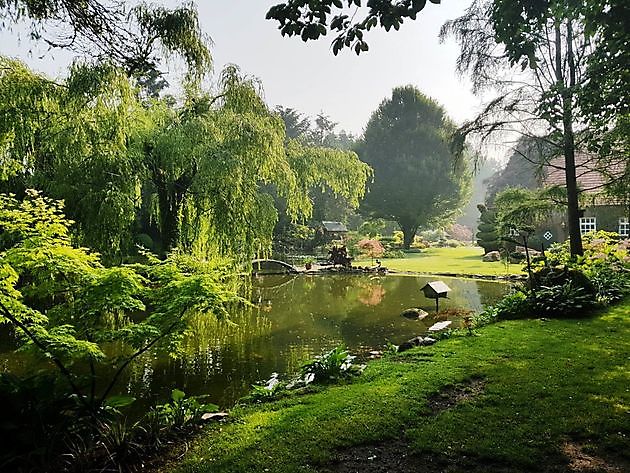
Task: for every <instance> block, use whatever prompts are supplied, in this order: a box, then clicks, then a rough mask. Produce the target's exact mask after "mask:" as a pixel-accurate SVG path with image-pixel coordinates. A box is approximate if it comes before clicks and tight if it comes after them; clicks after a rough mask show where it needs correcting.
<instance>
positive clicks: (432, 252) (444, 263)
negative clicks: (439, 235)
mask: <svg viewBox="0 0 630 473" xmlns="http://www.w3.org/2000/svg"><path fill="white" fill-rule="evenodd" d="M482 256H483V249H482V248H479V247H470V246H462V247H459V248H427V249H425V250H422V253H407V254H406V255H405V257H404V258H392V259H389V258H387V259H383V260H382V262H383V266H386V267H387V268H389V269H393V270H396V271H412V272H417V273H457V274H466V275H470V274H482V275H485V276H500V275H506V274H523V273H522V271H521V268H522V265H520V264H510V265H509V266H508V267H507V268H506V266H505V264H504V263H502V262H491V263H484V262H483V261H481V257H482ZM359 264H360V263H359Z"/></svg>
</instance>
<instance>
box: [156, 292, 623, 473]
mask: <svg viewBox="0 0 630 473" xmlns="http://www.w3.org/2000/svg"><path fill="white" fill-rule="evenodd" d="M629 357H630V301H626V302H625V303H624V304H621V305H619V306H617V307H615V308H612V309H610V310H607V311H605V312H603V313H601V314H599V315H597V316H593V317H591V318H586V319H575V320H519V321H509V322H501V323H497V324H493V325H490V326H487V327H484V328H482V329H479V330H478V331H477V333H476V336H472V337H468V336H462V337H454V338H451V339H447V340H443V341H441V342H439V343H438V344H436V345H433V346H431V347H422V348H418V349H414V350H411V351H409V352H405V353H403V354H400V355H392V356H389V357H386V358H385V359H382V360H378V361H374V362H371V363H370V364H369V366H368V368H367V370H366V371H365V373H364V374H363V376H361V377H360V378H357V379H356V380H355V381H354V382H353V383H350V384H346V385H340V386H331V387H329V388H326V389H322V390H321V391H320V392H317V393H314V394H309V395H304V396H296V397H289V398H286V399H284V400H281V401H277V402H274V403H270V404H264V405H258V406H248V407H240V408H236V409H234V411H233V413H232V420H231V422H230V423H227V424H223V425H216V426H213V427H209V428H208V429H207V430H206V431H205V432H204V433H203V435H202V436H201V437H200V438H199V439H198V440H197V441H196V442H195V444H194V446H193V448H191V449H190V451H189V452H188V453H187V454H186V455H185V456H184V457H183V459H182V460H181V461H180V462H178V463H177V464H176V465H169V466H168V467H167V469H166V470H165V471H179V472H245V471H247V472H278V473H287V472H314V471H325V470H327V469H328V468H329V467H331V465H333V466H334V464H333V463H331V461H332V460H333V459H334V458H335V456H336V455H338V454H339V452H344V451H348V450H351V449H352V447H353V446H357V445H365V444H374V443H377V442H383V441H388V440H389V439H404V441H405V445H407V446H408V449H409V451H410V453H412V454H414V455H416V456H417V458H419V459H420V460H422V459H423V458H433V459H435V458H436V457H439V458H440V459H442V461H449V459H450V460H453V462H455V463H456V462H457V460H458V459H461V458H467V459H469V460H470V459H473V460H474V462H477V463H478V464H479V465H481V467H480V469H479V471H568V465H569V463H570V461H571V459H570V458H568V457H567V455H566V448H565V447H566V445H567V442H573V443H575V444H579V445H580V448H582V449H583V450H584V452H586V453H588V454H591V455H598V456H600V457H602V458H608V459H613V460H611V461H613V463H614V462H615V461H616V462H617V464H622V465H629V464H630V434H629V432H630V358H629ZM479 378H481V379H483V390H482V391H481V392H479V393H475V395H473V396H470V397H465V396H464V397H463V398H462V399H461V400H460V402H458V403H457V404H456V405H453V406H450V407H448V408H444V409H441V410H439V411H437V412H436V411H434V410H432V409H431V406H430V404H431V402H432V401H431V400H432V399H434V398H435V395H436V393H439V392H448V389H449V388H448V387H449V386H451V387H452V386H453V385H457V383H462V382H464V381H465V380H467V379H479ZM573 443H572V444H573ZM406 448H407V447H406ZM619 462H620V463H619ZM484 465H485V466H484ZM489 465H494V466H492V467H490V466H489ZM496 465H499V466H498V467H497V466H496ZM563 466H566V469H563ZM495 467H496V468H495ZM467 468H468V469H470V465H468V467H467ZM493 468H495V469H493ZM558 468H559V469H558ZM375 471H376V470H375ZM382 471H388V470H382ZM427 471H434V470H427ZM436 471H437V470H436ZM440 471H442V470H440ZM448 471H460V470H458V469H456V468H455V469H454V470H448ZM474 471H477V470H474ZM611 471H614V470H611ZM620 471H622V470H620Z"/></svg>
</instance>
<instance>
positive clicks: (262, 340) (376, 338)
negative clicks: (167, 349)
mask: <svg viewBox="0 0 630 473" xmlns="http://www.w3.org/2000/svg"><path fill="white" fill-rule="evenodd" d="M427 281H429V279H428V278H422V277H410V276H384V277H367V276H363V275H334V276H325V277H323V276H305V275H301V276H297V277H296V276H284V275H283V276H260V277H257V278H255V279H254V281H253V284H252V287H251V301H252V302H253V303H254V304H255V306H254V307H253V308H250V309H248V310H241V311H239V312H238V313H235V314H233V316H232V320H231V322H226V321H223V322H221V321H216V320H214V319H212V318H208V317H201V316H200V317H198V318H197V319H195V320H194V323H193V326H192V327H191V330H190V333H189V334H188V335H187V337H186V338H185V340H184V350H183V352H184V353H183V356H182V357H181V358H179V359H170V358H168V357H157V358H155V357H154V358H149V357H147V358H146V359H144V360H141V361H140V362H139V363H137V364H136V366H134V369H133V370H132V371H131V373H130V376H129V382H128V383H127V386H126V388H127V390H128V392H130V393H131V394H133V395H135V396H136V397H139V398H144V399H152V400H153V401H157V400H163V399H165V398H167V397H168V394H169V392H170V390H171V389H173V388H175V387H179V388H181V389H183V390H184V391H186V392H187V393H189V394H206V393H209V394H210V395H211V399H212V400H213V402H216V403H219V404H221V405H222V406H228V405H230V404H232V403H233V402H234V401H235V400H236V399H238V398H239V397H241V396H243V395H244V394H246V393H247V392H248V391H249V389H250V386H251V384H252V383H254V382H256V381H258V380H261V379H266V378H268V377H269V376H270V375H271V373H273V372H274V371H275V372H279V373H294V372H296V371H297V370H298V369H299V367H300V365H301V364H302V363H303V362H304V361H305V360H307V359H309V358H311V357H312V356H314V355H316V354H319V353H320V352H321V351H322V350H325V349H330V348H332V347H334V346H336V345H337V344H339V343H345V344H346V345H347V346H348V347H349V348H350V349H351V350H352V351H354V352H367V351H369V350H374V349H381V348H382V347H383V345H384V344H385V343H386V341H387V340H389V341H391V342H392V343H400V342H402V341H404V340H407V339H409V338H410V337H412V336H415V335H418V334H421V333H424V332H425V331H426V330H427V328H428V327H429V326H431V325H432V324H433V323H434V322H435V321H436V320H437V319H438V318H439V317H435V315H434V314H433V312H434V305H433V301H432V300H430V299H426V298H425V297H424V296H423V295H422V294H421V293H420V287H422V286H423V285H424V284H425V283H426V282H427ZM448 284H449V286H450V287H451V288H452V292H451V295H450V297H449V298H448V299H446V300H444V301H443V303H441V308H443V309H448V308H468V309H471V310H475V311H479V310H481V308H482V306H483V305H484V304H489V303H492V302H494V301H496V300H497V299H498V298H499V297H500V296H501V295H503V294H504V293H505V292H506V291H507V289H508V287H507V286H506V285H504V284H498V283H493V282H487V281H473V280H463V279H449V280H448ZM409 307H419V308H422V309H424V310H426V311H427V312H429V313H430V314H431V315H430V316H429V317H427V318H426V319H425V320H420V321H419V320H409V319H406V318H404V317H401V316H400V314H401V312H402V311H403V310H405V309H407V308H409Z"/></svg>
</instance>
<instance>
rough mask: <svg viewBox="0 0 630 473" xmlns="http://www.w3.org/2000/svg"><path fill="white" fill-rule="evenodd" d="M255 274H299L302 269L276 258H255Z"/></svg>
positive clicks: (253, 265)
mask: <svg viewBox="0 0 630 473" xmlns="http://www.w3.org/2000/svg"><path fill="white" fill-rule="evenodd" d="M252 268H253V272H254V273H255V274H287V273H288V274H297V273H299V272H300V271H299V270H298V269H297V268H296V267H295V266H293V265H290V264H289V263H285V262H284V261H279V260H275V259H255V260H253V261H252Z"/></svg>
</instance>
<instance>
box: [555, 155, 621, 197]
mask: <svg viewBox="0 0 630 473" xmlns="http://www.w3.org/2000/svg"><path fill="white" fill-rule="evenodd" d="M596 158H597V156H596V155H594V154H590V153H582V152H577V153H575V174H576V177H577V181H578V187H579V188H580V190H581V191H582V192H584V193H587V194H597V193H599V192H601V191H602V190H603V187H604V185H605V184H606V182H607V181H608V177H607V176H605V175H604V174H602V173H601V172H600V171H598V170H597V169H596V166H597V164H598V162H597V159H596ZM607 173H609V174H610V175H613V176H615V175H618V176H621V174H622V173H623V165H622V163H621V162H618V163H614V164H613V165H612V166H609V167H608V169H607ZM544 176H545V177H544V178H543V183H544V184H545V185H548V186H554V185H555V186H562V187H564V186H565V185H566V178H565V173H564V157H563V156H559V157H557V158H554V159H552V160H551V161H550V162H549V165H547V166H545V172H544Z"/></svg>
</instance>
